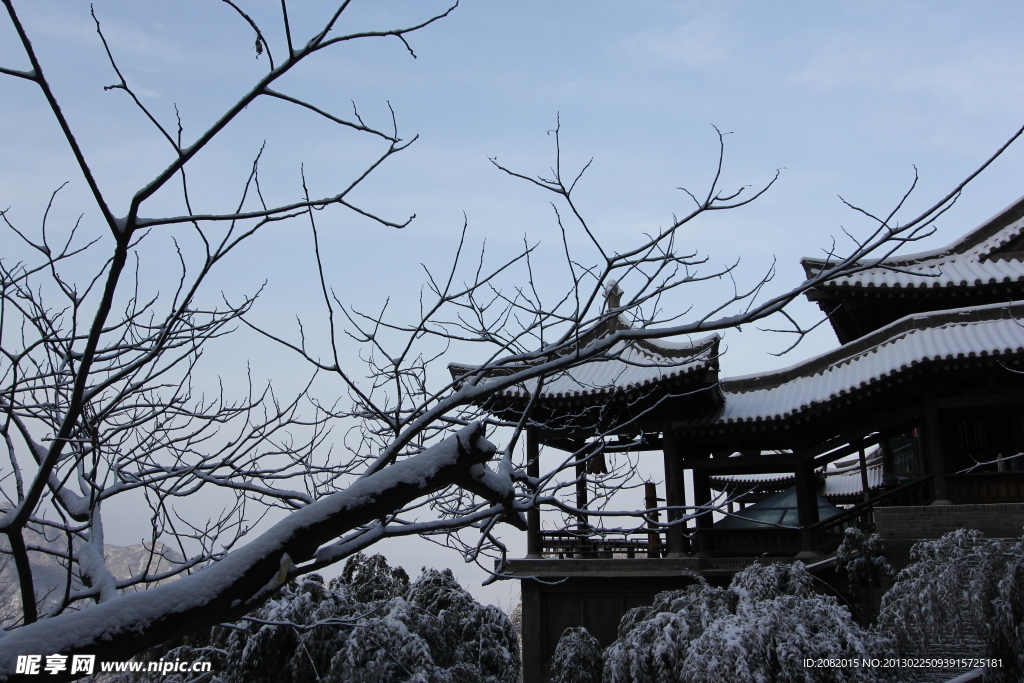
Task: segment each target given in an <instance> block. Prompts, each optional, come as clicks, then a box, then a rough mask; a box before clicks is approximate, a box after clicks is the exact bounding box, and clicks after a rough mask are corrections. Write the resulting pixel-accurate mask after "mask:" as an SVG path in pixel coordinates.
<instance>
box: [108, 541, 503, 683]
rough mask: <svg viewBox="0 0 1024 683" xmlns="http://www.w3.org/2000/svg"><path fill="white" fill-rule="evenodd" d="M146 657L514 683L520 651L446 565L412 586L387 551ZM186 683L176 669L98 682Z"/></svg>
mask: <svg viewBox="0 0 1024 683" xmlns="http://www.w3.org/2000/svg"><path fill="white" fill-rule="evenodd" d="M148 658H149V659H164V660H167V659H181V660H197V659H211V660H213V661H214V667H213V669H214V673H215V676H214V678H212V679H210V681H209V683H312V682H314V681H318V682H319V683H515V682H516V681H517V680H518V677H519V670H520V662H519V648H518V643H517V640H516V634H515V629H514V627H513V626H512V622H511V620H510V619H509V618H508V616H506V615H505V613H504V612H502V611H501V610H499V609H498V608H496V607H494V606H492V605H481V604H479V603H478V602H476V601H475V600H474V599H473V597H472V596H471V595H470V594H469V593H468V592H466V590H465V589H464V588H462V587H461V586H460V585H459V583H458V581H456V580H455V577H454V575H453V574H452V572H451V570H448V569H446V570H444V571H443V572H441V571H437V570H436V569H424V570H423V573H422V574H421V575H420V577H419V578H418V579H417V580H416V581H413V582H411V583H410V581H409V577H408V575H407V574H406V572H405V570H403V569H402V568H401V567H394V568H392V567H390V566H389V565H388V563H387V560H385V558H384V557H382V556H380V555H375V556H372V557H366V556H365V555H362V554H358V555H354V556H352V557H351V558H349V560H348V561H347V563H346V565H345V568H344V570H343V572H342V575H341V577H339V578H337V579H333V580H331V581H330V583H328V584H326V585H325V584H324V580H323V578H322V577H320V576H319V575H316V574H311V575H309V576H306V577H303V578H301V579H299V580H297V581H294V582H291V583H289V584H288V585H287V586H285V587H284V589H283V590H282V591H281V592H280V593H279V594H278V595H277V596H276V597H275V598H273V599H271V600H270V601H268V602H267V603H266V604H264V605H263V606H262V607H260V608H259V609H257V610H255V611H254V612H253V613H252V614H250V615H248V616H247V617H246V619H245V620H243V621H242V622H239V623H238V624H233V625H229V626H218V627H214V628H213V629H212V630H208V631H207V632H205V633H204V634H200V635H197V636H195V637H193V638H190V639H188V640H187V642H185V643H182V644H179V645H178V646H177V647H175V648H173V649H170V650H167V649H166V648H162V649H161V650H160V651H158V652H154V653H150V654H149V655H148ZM156 681H160V683H184V681H185V679H182V678H180V676H179V675H178V674H170V675H168V676H160V675H141V676H137V677H135V678H129V677H123V678H122V679H119V680H117V681H113V682H108V681H104V683H156Z"/></svg>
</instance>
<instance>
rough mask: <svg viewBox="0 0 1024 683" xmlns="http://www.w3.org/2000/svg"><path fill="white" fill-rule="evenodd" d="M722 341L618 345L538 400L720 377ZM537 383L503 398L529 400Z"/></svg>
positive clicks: (550, 383)
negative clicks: (705, 376) (689, 378)
mask: <svg viewBox="0 0 1024 683" xmlns="http://www.w3.org/2000/svg"><path fill="white" fill-rule="evenodd" d="M720 339H721V338H720V337H719V336H718V335H717V334H715V335H711V336H709V337H705V338H704V339H701V340H698V341H696V342H683V343H680V342H665V341H661V340H641V341H633V342H620V343H618V344H616V345H615V346H613V347H612V348H611V349H610V350H609V352H608V353H606V354H603V355H602V356H599V357H597V358H595V359H593V360H590V361H587V362H585V363H581V364H580V365H578V366H575V367H572V368H569V369H567V370H563V371H559V372H557V373H555V374H553V375H551V376H548V377H545V378H544V384H543V388H542V392H541V396H540V398H541V399H542V400H550V399H592V398H605V397H608V396H610V395H615V394H625V393H630V392H634V391H638V392H647V391H650V390H652V389H653V388H655V387H657V386H659V385H662V384H664V383H665V382H666V381H671V380H673V379H682V378H684V377H686V376H688V375H692V374H696V373H707V372H708V371H712V372H717V370H718V344H719V341H720ZM450 367H451V369H452V372H453V374H454V373H456V372H457V371H458V370H460V369H464V368H465V366H460V365H455V364H452V365H451V366H450ZM538 381H539V380H538V379H536V378H534V379H531V380H527V381H526V382H523V383H521V384H519V385H516V386H512V387H509V388H508V389H505V390H504V391H502V392H500V394H499V395H500V396H504V397H506V398H520V397H526V396H529V395H531V394H532V393H533V391H534V390H535V389H536V387H537V382H538Z"/></svg>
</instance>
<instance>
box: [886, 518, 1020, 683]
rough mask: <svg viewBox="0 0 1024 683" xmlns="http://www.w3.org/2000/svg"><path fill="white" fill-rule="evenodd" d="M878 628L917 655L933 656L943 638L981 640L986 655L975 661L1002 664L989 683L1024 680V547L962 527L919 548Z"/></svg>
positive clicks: (904, 650)
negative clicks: (969, 636)
mask: <svg viewBox="0 0 1024 683" xmlns="http://www.w3.org/2000/svg"><path fill="white" fill-rule="evenodd" d="M878 623H879V627H880V628H882V629H886V630H887V631H889V632H891V633H892V634H893V636H894V639H895V642H896V644H897V647H898V648H899V650H900V652H901V653H906V654H914V655H925V654H928V653H929V651H930V648H931V647H932V645H933V642H932V641H933V640H934V639H935V638H936V637H942V636H946V637H947V638H952V639H954V640H955V639H957V638H959V637H960V636H961V634H963V633H973V634H977V636H979V638H980V639H981V641H982V647H983V650H984V651H983V652H975V653H970V655H971V656H978V657H985V658H989V657H994V658H998V659H1001V660H1002V666H1001V667H999V668H991V669H988V670H986V672H985V680H986V681H987V682H988V681H999V682H1002V681H1006V682H1009V681H1022V680H1024V542H1022V541H1007V540H1001V539H989V538H985V536H984V535H983V534H982V533H981V532H980V531H973V530H968V529H960V530H957V531H953V532H950V533H948V534H946V535H945V536H943V537H942V538H940V539H939V540H936V541H924V542H921V543H918V544H917V545H915V546H914V548H913V550H911V564H910V565H909V566H908V567H907V568H906V569H904V570H903V571H901V572H900V574H899V576H898V577H897V580H896V584H895V585H894V586H893V587H892V589H891V590H890V591H889V592H888V593H886V595H885V597H884V598H882V609H881V613H880V614H879V617H878Z"/></svg>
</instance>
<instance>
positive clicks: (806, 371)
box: [676, 302, 1024, 427]
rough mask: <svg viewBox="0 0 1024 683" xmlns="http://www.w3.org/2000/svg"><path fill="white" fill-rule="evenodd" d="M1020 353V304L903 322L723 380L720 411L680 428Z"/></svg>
mask: <svg viewBox="0 0 1024 683" xmlns="http://www.w3.org/2000/svg"><path fill="white" fill-rule="evenodd" d="M1014 353H1024V302H1015V303H1012V304H989V305H985V306H974V307H968V308H961V309H953V310H942V311H935V312H929V313H922V314H915V315H910V316H907V317H905V318H903V319H901V320H899V321H897V322H895V323H892V324H890V325H888V326H886V327H883V328H882V329H880V330H877V331H875V332H872V333H871V334H869V335H866V336H864V337H862V338H860V339H858V340H856V341H854V342H850V343H848V344H846V345H844V346H841V347H839V348H837V349H834V350H833V351H830V352H828V353H825V354H822V355H820V356H817V357H814V358H811V359H809V360H807V361H804V362H802V363H799V364H797V365H793V366H791V367H789V368H785V369H782V370H776V371H774V372H770V373H764V374H759V375H749V376H745V377H738V378H735V379H729V380H723V381H722V382H721V384H720V388H721V395H722V405H721V406H720V407H719V408H718V409H717V410H715V411H714V412H712V413H704V414H703V415H690V416H687V415H682V416H680V419H679V420H678V421H677V422H676V425H677V426H679V427H700V426H709V425H724V424H731V423H752V422H762V421H772V420H780V419H785V418H789V417H792V416H796V415H799V414H801V413H803V412H806V411H810V410H812V409H814V408H815V407H817V406H820V405H823V404H826V403H829V402H831V401H833V400H835V399H838V398H841V397H844V396H847V395H850V394H853V393H855V392H857V391H858V390H860V389H864V388H866V387H869V386H871V385H873V384H875V383H877V382H880V381H882V380H884V379H886V378H888V377H890V376H893V375H896V374H898V373H900V372H902V371H904V370H906V369H908V368H911V367H913V366H915V365H918V364H920V363H924V362H928V361H935V360H948V359H956V358H968V357H977V356H1000V355H1003V354H1014Z"/></svg>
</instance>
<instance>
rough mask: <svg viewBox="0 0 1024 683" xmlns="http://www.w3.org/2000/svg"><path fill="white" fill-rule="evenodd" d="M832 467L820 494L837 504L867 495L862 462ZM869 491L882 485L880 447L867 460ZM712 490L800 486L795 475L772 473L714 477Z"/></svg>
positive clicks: (773, 489) (777, 488)
mask: <svg viewBox="0 0 1024 683" xmlns="http://www.w3.org/2000/svg"><path fill="white" fill-rule="evenodd" d="M834 465H839V466H838V467H835V466H834V467H832V468H829V469H826V470H824V471H821V472H819V474H820V475H822V476H823V477H824V486H823V487H822V489H821V491H820V494H821V497H822V498H824V499H825V500H828V501H830V502H833V503H849V502H856V501H857V500H858V499H859V497H860V496H861V495H862V494H863V492H864V489H863V482H862V481H861V477H860V462H859V461H858V460H857V459H856V458H854V459H853V460H852V461H844V462H842V463H834ZM865 465H866V466H867V476H868V489H869V490H873V489H878V488H880V487H881V486H882V457H881V452H880V451H879V450H878V448H877V447H876V448H875V449H874V451H873V452H869V453H868V455H867V458H866V462H865ZM710 483H711V488H713V489H715V490H716V491H721V490H725V489H732V490H737V491H743V490H748V489H759V490H761V491H783V490H785V489H787V488H789V487H790V486H793V485H795V484H796V477H795V475H794V474H793V473H792V472H775V473H768V474H729V475H717V476H712V477H710Z"/></svg>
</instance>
